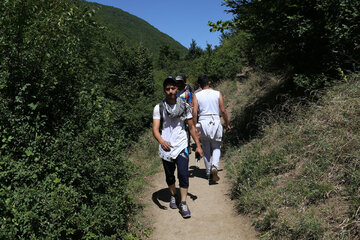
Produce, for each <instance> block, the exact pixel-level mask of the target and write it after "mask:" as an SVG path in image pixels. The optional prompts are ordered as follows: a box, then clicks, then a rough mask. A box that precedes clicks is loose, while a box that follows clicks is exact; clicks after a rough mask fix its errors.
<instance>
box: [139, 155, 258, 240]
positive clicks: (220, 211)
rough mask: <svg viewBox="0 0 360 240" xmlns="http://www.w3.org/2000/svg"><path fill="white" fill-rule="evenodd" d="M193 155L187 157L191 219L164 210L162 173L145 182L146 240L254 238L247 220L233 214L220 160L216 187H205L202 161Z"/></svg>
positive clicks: (166, 199) (166, 196)
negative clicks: (149, 227)
mask: <svg viewBox="0 0 360 240" xmlns="http://www.w3.org/2000/svg"><path fill="white" fill-rule="evenodd" d="M194 155H195V154H194V153H192V154H191V155H190V163H189V170H190V187H189V193H188V199H187V203H188V206H189V208H190V210H191V218H189V219H183V218H182V217H181V215H180V213H179V210H178V209H170V208H169V207H168V206H169V201H170V194H169V191H168V189H167V187H166V183H165V176H164V173H163V172H160V173H157V174H155V175H154V176H151V177H150V178H149V179H148V182H149V187H148V190H147V191H146V192H145V194H146V195H145V204H146V207H145V212H144V213H145V216H146V217H147V218H148V219H149V221H150V222H151V225H152V226H153V233H152V235H151V237H150V239H152V240H168V239H183V240H187V239H192V240H198V239H199V240H200V239H201V240H202V239H207V240H212V239H214V240H227V239H229V240H230V239H238V240H242V239H244V240H245V239H246V240H251V239H257V238H256V232H255V230H254V229H253V227H252V226H251V221H250V219H248V218H246V217H244V216H241V215H238V214H236V211H235V209H234V202H232V201H231V200H230V198H229V192H230V184H229V181H228V180H227V179H226V177H225V175H226V173H225V170H223V167H224V162H222V161H220V170H221V171H220V172H219V176H220V178H221V179H220V181H219V182H218V184H214V185H209V182H208V180H206V179H205V177H206V176H205V166H204V162H203V160H201V162H200V163H197V162H196V160H195V157H194ZM159 161H160V160H159ZM177 184H178V181H177ZM177 186H178V185H177Z"/></svg>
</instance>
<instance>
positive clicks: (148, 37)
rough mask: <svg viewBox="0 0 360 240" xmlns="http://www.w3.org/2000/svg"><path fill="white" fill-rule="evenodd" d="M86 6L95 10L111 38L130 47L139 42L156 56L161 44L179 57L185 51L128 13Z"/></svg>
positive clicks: (107, 7)
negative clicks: (121, 40) (167, 46)
mask: <svg viewBox="0 0 360 240" xmlns="http://www.w3.org/2000/svg"><path fill="white" fill-rule="evenodd" d="M88 4H91V5H93V6H94V7H95V9H97V10H96V18H97V19H98V20H99V22H100V23H102V24H104V25H105V26H107V27H108V28H109V30H110V32H111V35H112V36H115V37H119V38H120V39H123V40H124V41H125V42H126V43H127V44H129V45H130V46H136V45H138V44H139V43H140V42H141V43H142V44H143V45H144V46H145V47H147V48H149V49H150V51H151V52H152V53H156V54H157V53H158V51H159V48H160V46H161V45H162V44H167V45H169V46H170V48H172V49H175V50H177V51H179V53H180V54H181V55H184V54H185V53H186V51H187V49H186V48H185V47H184V46H183V45H181V44H180V43H179V42H177V41H175V40H174V39H173V38H171V37H170V36H168V35H166V34H165V33H162V32H160V31H159V30H158V29H156V28H155V27H153V26H152V25H150V24H149V23H147V22H146V21H144V20H142V19H140V18H138V17H136V16H134V15H132V14H130V13H127V12H125V11H123V10H121V9H118V8H114V7H110V6H105V5H101V4H98V3H88Z"/></svg>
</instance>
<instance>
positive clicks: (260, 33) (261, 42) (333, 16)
mask: <svg viewBox="0 0 360 240" xmlns="http://www.w3.org/2000/svg"><path fill="white" fill-rule="evenodd" d="M224 5H225V6H227V7H228V8H229V12H231V13H233V14H234V20H233V21H226V22H221V21H219V22H218V23H217V24H214V23H210V25H211V26H212V27H213V30H222V31H224V29H230V34H229V35H230V36H231V37H233V36H236V35H239V34H240V35H243V34H246V35H247V41H242V46H243V47H244V48H243V49H240V48H237V49H238V50H241V52H240V53H241V56H242V57H245V58H246V59H247V62H248V63H249V64H251V65H256V66H260V67H262V68H263V69H267V70H276V71H280V72H283V71H284V70H285V69H290V70H291V71H292V73H294V74H296V75H295V76H297V78H296V79H295V80H296V82H297V83H298V84H300V85H303V86H309V85H310V86H317V85H321V84H322V83H323V82H324V81H326V77H334V76H336V75H338V74H339V73H340V74H342V73H343V71H346V70H351V71H353V70H358V65H359V62H360V47H359V46H360V45H359V39H358V36H359V34H360V24H359V22H360V2H359V1H357V0H328V1H322V0H306V1H304V0H296V1H289V0H278V1H272V0H252V1H247V0H246V1H244V0H226V1H224ZM243 40H245V39H243Z"/></svg>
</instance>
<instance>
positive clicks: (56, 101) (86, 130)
mask: <svg viewBox="0 0 360 240" xmlns="http://www.w3.org/2000/svg"><path fill="white" fill-rule="evenodd" d="M86 6H87V5H83V4H82V2H81V1H67V0H56V1H45V0H36V1H20V0H10V1H2V2H1V3H0V8H1V10H2V15H1V16H0V32H1V33H2V34H1V36H3V37H0V54H1V56H2V58H1V59H0V141H1V144H0V238H1V239H134V238H136V236H135V233H132V232H131V230H130V228H129V223H130V222H131V220H132V217H133V215H134V213H135V212H136V211H137V206H136V204H135V203H134V201H133V200H132V197H131V189H130V187H129V179H130V177H131V174H133V172H134V166H133V164H132V163H131V162H130V161H129V160H127V158H126V156H125V151H124V150H125V149H126V147H128V146H129V145H130V144H131V143H132V141H134V140H136V139H137V136H138V135H139V133H141V131H142V130H143V129H144V126H148V125H149V124H150V121H149V120H148V117H147V116H148V115H149V114H150V112H151V108H152V106H151V104H152V99H153V92H154V87H153V78H152V74H151V72H152V65H151V62H150V60H149V59H150V58H149V54H148V53H147V51H146V50H145V49H144V48H141V47H139V48H137V49H128V48H127V47H126V46H124V45H121V44H117V43H116V44H115V43H113V44H112V45H110V46H111V47H109V45H106V44H104V43H102V42H100V39H99V38H98V37H97V35H99V34H100V35H101V31H102V30H101V28H100V27H99V26H97V24H96V23H94V22H93V20H92V15H93V11H91V10H90V9H87V8H86ZM106 42H107V41H106ZM104 50H105V51H104ZM104 52H105V54H104ZM106 54H108V55H106ZM130 86H131V87H130ZM110 90H111V91H110ZM110 93H111V94H112V95H111V94H110ZM110 95H111V96H110Z"/></svg>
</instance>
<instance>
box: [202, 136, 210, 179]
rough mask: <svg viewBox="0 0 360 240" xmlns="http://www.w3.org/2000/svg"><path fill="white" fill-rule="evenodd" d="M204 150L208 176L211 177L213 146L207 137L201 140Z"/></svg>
mask: <svg viewBox="0 0 360 240" xmlns="http://www.w3.org/2000/svg"><path fill="white" fill-rule="evenodd" d="M200 142H201V146H202V149H203V151H204V163H205V168H206V176H207V177H209V176H210V169H211V161H210V158H211V145H210V141H209V139H208V138H207V137H203V138H201V139H200Z"/></svg>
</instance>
